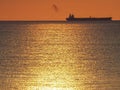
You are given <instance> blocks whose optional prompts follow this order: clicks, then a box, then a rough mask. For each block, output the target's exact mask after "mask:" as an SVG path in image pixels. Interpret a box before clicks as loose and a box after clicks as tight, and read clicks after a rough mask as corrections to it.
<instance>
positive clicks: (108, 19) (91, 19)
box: [66, 14, 112, 21]
mask: <svg viewBox="0 0 120 90" xmlns="http://www.w3.org/2000/svg"><path fill="white" fill-rule="evenodd" d="M66 20H67V21H112V17H99V18H97V17H91V16H90V17H86V18H76V17H75V16H74V15H73V14H69V17H67V18H66Z"/></svg>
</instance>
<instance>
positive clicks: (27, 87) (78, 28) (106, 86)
mask: <svg viewBox="0 0 120 90" xmlns="http://www.w3.org/2000/svg"><path fill="white" fill-rule="evenodd" d="M0 90H120V22H101V23H98V22H97V23H95V22H93V23H66V22H60V23H59V22H58V23H54V22H48V23H45V22H36V23H35V22H34V23H33V22H0Z"/></svg>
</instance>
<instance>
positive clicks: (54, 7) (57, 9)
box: [52, 4, 59, 12]
mask: <svg viewBox="0 0 120 90" xmlns="http://www.w3.org/2000/svg"><path fill="white" fill-rule="evenodd" d="M52 8H53V9H54V11H55V12H58V11H59V8H58V6H57V5H55V4H53V5H52Z"/></svg>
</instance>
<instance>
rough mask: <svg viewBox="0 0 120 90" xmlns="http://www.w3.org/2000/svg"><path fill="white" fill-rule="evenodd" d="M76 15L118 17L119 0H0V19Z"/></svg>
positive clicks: (47, 18) (58, 17)
mask: <svg viewBox="0 0 120 90" xmlns="http://www.w3.org/2000/svg"><path fill="white" fill-rule="evenodd" d="M69 13H74V14H75V16H76V17H89V16H92V17H107V16H111V17H113V19H116V20H117V19H120V0H0V20H65V18H66V17H67V16H68V15H69Z"/></svg>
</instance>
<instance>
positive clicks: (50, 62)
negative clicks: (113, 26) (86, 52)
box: [27, 24, 85, 90]
mask: <svg viewBox="0 0 120 90" xmlns="http://www.w3.org/2000/svg"><path fill="white" fill-rule="evenodd" d="M58 26H59V27H58ZM43 27H44V28H45V29H48V28H49V30H47V31H44V30H43V31H40V32H42V33H41V35H40V33H38V34H37V33H35V36H34V35H33V36H31V37H35V38H34V39H36V40H39V39H40V38H41V39H42V41H41V44H43V45H42V49H41V51H40V52H39V54H37V56H41V53H42V54H43V55H42V56H41V58H40V61H37V63H39V64H40V66H39V67H35V66H33V67H34V68H33V67H32V68H30V69H28V71H29V70H31V71H30V72H32V74H37V77H35V78H34V77H33V78H32V80H30V81H28V82H34V85H28V88H27V89H28V90H77V89H79V90H81V89H82V90H85V89H84V87H78V85H82V84H84V81H83V80H81V81H80V80H79V72H78V70H77V68H78V67H79V66H78V65H77V63H78V61H77V54H78V53H77V51H76V50H77V49H74V48H76V47H77V46H76V44H77V42H76V40H75V39H77V38H76V37H75V35H74V34H75V33H74V31H73V30H72V27H70V28H71V30H68V31H67V32H66V28H68V27H69V25H68V26H64V25H62V26H61V25H57V27H56V28H55V24H53V25H52V24H50V25H48V27H45V26H44V25H43ZM30 28H31V27H30ZM36 28H37V30H39V28H40V27H39V26H38V27H36ZM36 49H37V48H36V47H33V50H35V51H36ZM33 52H34V51H33ZM83 77H84V76H83Z"/></svg>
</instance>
